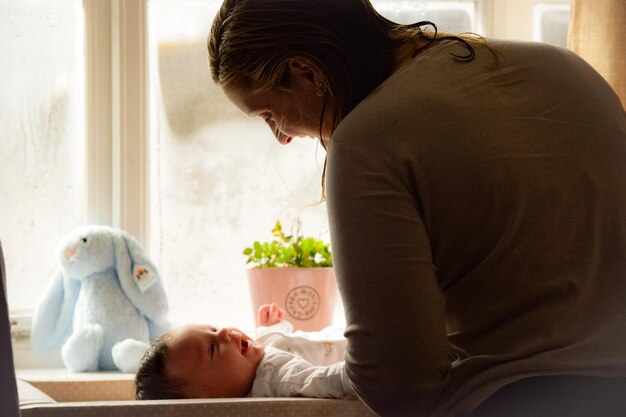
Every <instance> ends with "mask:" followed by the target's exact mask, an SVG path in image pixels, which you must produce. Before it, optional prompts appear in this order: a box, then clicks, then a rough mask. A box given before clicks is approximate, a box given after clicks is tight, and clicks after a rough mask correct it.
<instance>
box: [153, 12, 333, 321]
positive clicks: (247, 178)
mask: <svg viewBox="0 0 626 417" xmlns="http://www.w3.org/2000/svg"><path fill="white" fill-rule="evenodd" d="M220 3H221V1H217V0H216V1H197V0H178V1H176V0H151V1H149V3H148V6H149V11H148V13H149V43H150V96H151V98H150V106H151V116H150V117H151V121H150V149H151V177H150V178H151V233H150V234H151V241H150V247H151V256H152V257H153V259H154V260H155V261H156V263H157V265H158V268H159V271H160V273H161V275H162V276H163V281H164V285H165V288H166V290H167V294H168V298H169V303H170V309H171V314H170V316H171V319H172V321H173V322H174V323H183V322H209V323H213V324H216V325H233V326H238V327H240V328H243V329H251V328H252V327H253V326H254V322H253V311H252V309H251V306H250V297H249V293H248V286H247V279H246V268H247V266H246V264H245V261H246V259H245V257H244V256H243V255H242V251H243V249H244V248H245V247H246V246H249V245H251V244H252V243H253V242H254V241H255V240H269V239H271V238H272V235H271V230H272V228H273V226H274V223H275V221H276V220H281V222H282V223H283V225H284V227H286V228H289V227H290V226H291V225H293V224H294V221H295V219H296V218H297V217H298V216H299V217H300V218H301V220H302V230H303V232H304V233H306V234H307V235H310V236H314V237H318V238H323V239H324V240H326V241H328V240H329V235H328V223H327V217H326V206H325V204H316V203H317V202H319V201H320V197H321V176H322V168H323V165H324V158H325V152H324V150H323V148H322V147H321V146H320V145H318V144H317V142H316V140H314V139H310V138H297V139H296V140H294V141H293V142H292V143H291V144H289V145H288V146H282V145H279V144H278V143H277V142H276V140H275V139H274V137H273V135H272V133H271V132H270V130H269V129H268V128H267V127H266V125H265V124H264V122H263V121H262V120H261V119H260V118H258V119H257V120H253V119H250V118H249V117H247V116H244V115H243V114H241V113H240V112H239V110H237V109H236V108H235V107H234V106H233V105H232V104H230V103H229V102H228V101H227V100H226V99H225V97H224V96H223V94H222V92H221V90H220V89H219V88H218V87H216V86H215V85H214V84H213V81H212V80H211V77H210V74H209V68H208V61H207V47H206V39H207V35H208V33H209V30H210V25H211V22H212V20H213V17H214V16H215V13H216V11H217V8H218V6H219V4H220ZM339 307H340V306H339ZM337 311H338V314H336V317H338V320H341V317H342V312H341V308H339V309H338V310H337Z"/></svg>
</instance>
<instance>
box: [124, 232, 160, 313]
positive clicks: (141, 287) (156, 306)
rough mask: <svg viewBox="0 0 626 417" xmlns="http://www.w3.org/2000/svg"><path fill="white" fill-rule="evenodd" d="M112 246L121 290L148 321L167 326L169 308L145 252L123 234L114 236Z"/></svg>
mask: <svg viewBox="0 0 626 417" xmlns="http://www.w3.org/2000/svg"><path fill="white" fill-rule="evenodd" d="M113 244H114V247H115V258H116V265H115V266H116V269H117V274H118V277H119V280H120V286H121V287H122V290H123V291H124V293H125V294H126V296H127V297H128V299H129V300H130V301H131V302H132V303H133V304H134V305H135V307H136V308H137V309H138V310H139V311H140V312H141V313H142V314H143V315H144V316H146V317H147V318H148V319H149V320H152V321H154V322H156V323H159V324H165V323H167V315H168V310H169V308H168V303H167V297H166V295H165V288H164V287H163V282H162V281H161V278H160V276H159V273H158V271H157V269H156V267H155V266H154V264H153V263H152V262H151V261H150V259H148V256H147V255H146V253H145V251H144V249H143V248H142V247H141V245H140V244H139V242H138V241H137V240H136V239H135V238H134V237H132V236H131V235H129V234H128V233H126V232H124V231H118V232H117V233H116V234H115V236H114V238H113Z"/></svg>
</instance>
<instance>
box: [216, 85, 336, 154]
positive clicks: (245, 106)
mask: <svg viewBox="0 0 626 417" xmlns="http://www.w3.org/2000/svg"><path fill="white" fill-rule="evenodd" d="M221 88H222V91H224V94H225V95H226V97H227V98H228V99H229V100H230V101H231V102H232V103H233V104H234V105H235V106H236V107H237V108H238V109H239V110H241V111H242V112H243V113H244V114H247V115H248V116H250V117H261V118H262V119H263V120H265V123H267V125H268V126H269V128H270V129H271V130H272V132H273V133H274V136H275V137H276V139H277V140H278V142H280V143H281V144H283V145H286V144H288V143H289V142H291V141H292V140H293V138H294V137H307V136H308V137H314V138H316V137H319V135H320V119H321V116H322V111H323V110H324V97H322V96H319V95H317V94H316V90H315V89H313V88H309V87H308V86H305V85H301V84H297V83H296V84H295V86H294V87H293V88H291V89H290V90H289V91H282V90H281V91H271V90H270V91H249V90H248V89H247V88H245V87H243V86H242V85H241V84H239V83H237V82H236V81H233V82H230V83H228V84H225V85H222V86H221ZM323 136H324V140H325V141H326V140H327V137H328V135H327V134H326V132H323Z"/></svg>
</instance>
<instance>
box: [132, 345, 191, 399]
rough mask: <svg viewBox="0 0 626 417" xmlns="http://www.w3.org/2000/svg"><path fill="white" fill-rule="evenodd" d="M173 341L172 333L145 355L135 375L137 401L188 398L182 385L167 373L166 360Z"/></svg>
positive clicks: (151, 347)
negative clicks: (183, 391) (169, 343)
mask: <svg viewBox="0 0 626 417" xmlns="http://www.w3.org/2000/svg"><path fill="white" fill-rule="evenodd" d="M170 339H171V334H170V333H165V334H163V335H162V336H161V337H159V338H158V339H157V340H156V341H155V342H154V343H153V344H152V346H150V348H149V349H148V350H147V351H146V353H144V355H143V357H142V358H141V361H140V362H139V366H138V368H137V373H136V374H135V398H136V399H137V400H166V399H169V400H174V399H182V398H186V397H185V396H184V395H183V393H182V389H181V388H182V384H181V383H180V382H179V381H177V380H176V379H174V378H172V377H170V376H168V375H167V374H166V373H165V360H166V359H167V352H168V350H169V346H168V344H167V342H168V341H169V340H170Z"/></svg>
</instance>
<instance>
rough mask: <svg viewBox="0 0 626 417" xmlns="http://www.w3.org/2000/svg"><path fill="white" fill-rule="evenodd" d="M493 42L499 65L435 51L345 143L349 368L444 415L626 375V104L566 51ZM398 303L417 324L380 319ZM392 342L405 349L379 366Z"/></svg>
mask: <svg viewBox="0 0 626 417" xmlns="http://www.w3.org/2000/svg"><path fill="white" fill-rule="evenodd" d="M489 45H490V46H491V47H492V48H493V49H494V50H495V51H496V53H497V54H498V61H499V62H498V65H497V66H496V61H495V58H494V56H493V55H492V53H491V52H490V51H489V50H488V49H487V48H485V47H482V46H479V45H474V48H475V50H476V54H477V55H476V59H475V60H474V61H472V62H468V63H460V62H455V61H454V60H453V58H452V57H451V56H450V55H449V52H450V51H452V52H457V53H459V50H458V49H457V48H459V46H458V44H455V43H451V42H450V43H449V42H446V43H441V44H440V45H437V46H434V47H431V48H430V49H429V50H426V51H425V52H423V53H421V54H420V55H418V57H417V58H416V59H414V60H413V61H411V62H410V63H409V64H407V65H406V66H405V67H403V68H401V69H400V70H399V71H398V72H396V73H395V74H394V75H392V76H391V77H390V78H389V79H388V80H387V81H386V82H385V83H383V84H382V85H381V86H379V88H378V89H376V90H375V91H374V92H373V93H371V94H370V95H369V96H368V97H367V98H366V99H365V100H363V101H362V102H361V103H360V104H359V105H358V106H357V107H356V108H355V109H354V110H353V111H352V112H351V113H350V114H349V115H348V116H347V117H346V118H345V119H344V120H343V121H342V123H341V124H340V125H339V127H338V129H337V130H336V131H335V134H334V135H333V138H332V140H331V145H330V148H329V153H328V204H329V215H330V221H331V228H332V230H333V231H334V232H333V236H332V239H333V247H334V251H335V253H336V254H337V255H336V257H335V263H336V268H337V274H338V279H339V280H340V286H341V288H342V292H343V293H344V294H350V298H351V301H350V304H349V305H348V306H347V313H348V330H347V336H348V340H349V346H348V355H347V357H346V362H347V369H348V371H349V372H348V374H349V375H350V377H351V379H352V380H353V382H354V384H355V386H356V388H357V392H359V394H361V395H362V394H363V393H368V394H367V395H366V396H367V397H369V398H376V397H377V396H378V398H379V399H378V400H375V401H373V403H376V401H378V403H377V404H380V405H381V407H382V408H384V407H385V403H387V402H390V401H393V400H394V398H402V397H403V396H405V395H403V394H406V393H407V392H410V391H411V390H414V391H419V392H422V393H424V398H416V399H415V401H416V404H415V407H414V409H416V408H418V407H419V406H420V404H428V403H433V402H436V404H437V406H436V407H437V410H439V411H440V412H442V413H443V412H445V410H448V409H455V410H471V409H472V408H473V407H474V406H475V405H476V404H478V403H479V402H480V401H482V400H483V399H484V398H486V397H487V396H489V395H490V394H492V393H493V392H494V391H496V390H497V389H498V388H500V387H501V386H502V385H504V384H507V383H510V382H512V381H514V380H517V379H520V378H522V377H527V376H533V375H547V374H551V373H565V374H568V373H572V374H581V375H607V376H610V375H621V376H626V280H625V279H624V277H626V247H625V243H624V242H626V115H625V113H624V110H623V108H622V107H621V105H620V102H619V99H618V98H617V96H616V95H615V94H614V93H613V92H612V91H611V89H610V88H609V87H608V85H607V84H606V83H605V82H604V80H603V79H602V78H601V77H600V76H599V75H598V74H597V73H595V71H593V70H592V69H591V68H590V67H589V66H588V65H587V64H586V63H584V62H583V61H582V60H580V59H578V58H577V57H575V56H574V55H573V54H571V53H570V52H568V51H566V50H562V49H558V48H554V47H551V46H548V45H541V44H522V43H509V42H500V41H491V42H489ZM460 52H461V53H462V52H463V51H462V50H460ZM368 219H371V220H372V221H368ZM355 241H356V242H362V244H361V245H359V246H354V245H353V244H352V242H355ZM348 271H349V272H348ZM343 274H346V276H345V278H346V279H345V280H343ZM357 276H358V278H357ZM373 288H376V289H377V294H378V300H374V301H373V302H370V303H365V302H364V303H359V302H353V301H352V300H354V299H356V298H358V294H359V292H362V293H363V296H365V295H366V294H367V293H368V292H370V293H371V291H372V289H373ZM368 301H371V300H368ZM390 305H395V306H400V311H402V312H403V313H404V317H405V318H406V319H405V320H403V321H401V322H399V323H392V324H390V323H389V322H388V320H386V319H385V318H386V317H388V316H387V315H385V314H377V309H378V310H380V309H385V308H388V306H390ZM365 329H367V332H366V331H365ZM446 334H447V337H446ZM416 335H419V337H417V336H416ZM408 338H411V340H407V339H408ZM413 338H414V339H416V340H413ZM382 341H385V342H384V344H385V345H393V346H398V344H402V343H403V345H402V347H401V348H400V351H401V352H398V354H394V355H389V354H388V353H387V357H386V358H385V359H384V360H383V361H382V362H380V361H378V359H379V358H380V356H381V355H382V354H384V352H385V349H386V348H385V346H383V343H382ZM448 342H449V343H450V344H451V345H452V346H454V348H453V349H452V351H451V350H450V348H449V346H450V344H449V343H448ZM373 358H376V363H374V362H375V359H373ZM400 360H402V361H404V362H406V363H404V364H399V363H398V361H400ZM450 361H452V365H451V366H450ZM403 368H404V369H406V370H407V371H406V374H398V373H397V372H395V373H394V374H393V375H386V376H379V375H376V372H380V370H381V369H390V370H397V369H403ZM364 376H365V378H364ZM377 379H380V380H381V381H389V380H391V379H393V380H394V382H392V383H390V384H388V385H386V387H385V388H384V389H381V387H380V386H379V387H375V388H373V387H371V385H372V384H371V383H372V381H374V380H377ZM369 390H371V392H370V391H369ZM386 390H388V391H386ZM425 407H426V406H425Z"/></svg>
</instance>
